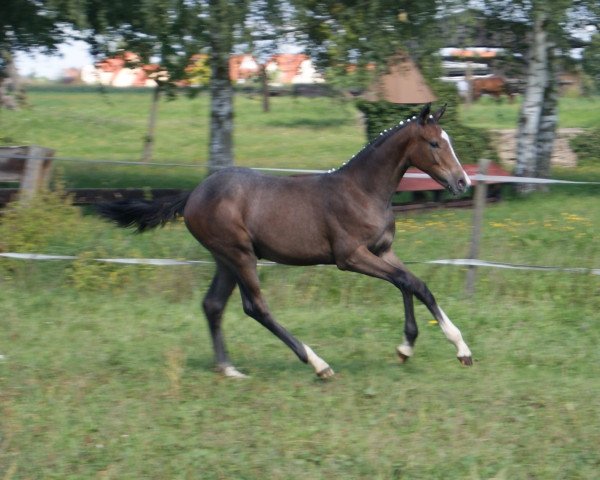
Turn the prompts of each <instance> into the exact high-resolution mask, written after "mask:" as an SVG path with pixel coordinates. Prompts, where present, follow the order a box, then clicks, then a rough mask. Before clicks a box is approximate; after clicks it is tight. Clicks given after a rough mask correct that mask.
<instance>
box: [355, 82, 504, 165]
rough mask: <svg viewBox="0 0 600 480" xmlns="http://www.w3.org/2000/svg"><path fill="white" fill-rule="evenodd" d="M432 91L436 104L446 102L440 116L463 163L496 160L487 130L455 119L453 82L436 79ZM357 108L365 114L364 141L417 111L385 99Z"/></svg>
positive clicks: (496, 156) (363, 102)
mask: <svg viewBox="0 0 600 480" xmlns="http://www.w3.org/2000/svg"><path fill="white" fill-rule="evenodd" d="M435 92H436V94H437V97H438V101H437V102H436V105H440V106H441V105H444V104H446V112H445V113H444V117H443V119H442V123H443V124H444V129H445V130H447V131H448V134H449V135H450V136H451V137H452V143H453V144H454V149H455V150H456V152H457V154H458V156H459V158H460V160H461V161H462V162H463V163H477V162H478V160H479V159H480V158H490V159H492V160H494V161H498V154H497V152H496V150H495V149H494V147H493V144H492V139H491V136H490V134H489V132H487V131H486V130H482V129H479V128H472V127H467V126H466V125H463V124H461V123H460V121H459V119H458V106H459V102H460V98H459V96H458V92H457V91H456V88H455V87H454V85H451V84H448V83H443V82H436V84H435ZM356 107H357V108H358V109H359V110H360V111H361V112H362V113H363V115H364V116H365V123H366V130H367V141H371V140H373V139H374V138H375V137H377V135H379V134H380V133H381V132H383V131H384V130H386V129H388V128H390V127H393V126H395V125H397V124H398V122H400V121H401V120H404V119H406V118H409V117H412V116H413V115H416V114H417V113H418V110H419V107H418V106H415V105H398V104H394V103H390V102H386V101H378V102H369V101H366V100H359V101H357V103H356Z"/></svg>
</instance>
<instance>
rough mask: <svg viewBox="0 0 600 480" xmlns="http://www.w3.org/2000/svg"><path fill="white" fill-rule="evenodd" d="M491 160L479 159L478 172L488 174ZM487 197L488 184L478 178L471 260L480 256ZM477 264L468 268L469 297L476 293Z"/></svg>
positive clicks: (467, 289)
mask: <svg viewBox="0 0 600 480" xmlns="http://www.w3.org/2000/svg"><path fill="white" fill-rule="evenodd" d="M489 165H490V161H489V160H488V159H487V158H481V159H480V160H479V168H478V173H479V174H480V175H485V174H487V171H488V167H489ZM486 197H487V184H486V183H485V182H484V181H482V180H478V181H477V184H476V185H475V196H474V201H475V204H474V208H473V229H472V231H471V245H470V247H469V256H468V258H469V259H470V260H475V259H477V258H478V257H479V246H480V242H481V225H482V223H483V210H484V208H485V202H486ZM476 268H477V267H475V266H469V267H468V270H467V283H466V286H465V293H466V295H467V297H471V296H473V293H475V271H476Z"/></svg>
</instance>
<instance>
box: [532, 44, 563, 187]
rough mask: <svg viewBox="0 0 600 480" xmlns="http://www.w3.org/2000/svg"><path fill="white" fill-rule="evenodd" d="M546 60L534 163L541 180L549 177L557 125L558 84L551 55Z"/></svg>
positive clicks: (537, 175)
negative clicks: (546, 71) (545, 82)
mask: <svg viewBox="0 0 600 480" xmlns="http://www.w3.org/2000/svg"><path fill="white" fill-rule="evenodd" d="M550 52H551V49H550ZM548 60H549V61H548V82H547V84H546V88H545V89H544V99H543V102H542V111H541V114H540V126H539V129H538V137H537V156H536V161H535V174H536V177H542V178H548V177H549V176H550V160H551V159H552V151H553V150H554V139H555V137H556V124H557V123H558V89H557V84H558V82H557V78H556V74H555V71H554V68H553V55H552V54H551V53H549V55H548ZM545 188H547V187H545Z"/></svg>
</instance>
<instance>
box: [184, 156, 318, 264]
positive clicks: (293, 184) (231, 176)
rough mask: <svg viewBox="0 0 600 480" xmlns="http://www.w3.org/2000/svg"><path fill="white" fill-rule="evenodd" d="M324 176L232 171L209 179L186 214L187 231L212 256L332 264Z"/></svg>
mask: <svg viewBox="0 0 600 480" xmlns="http://www.w3.org/2000/svg"><path fill="white" fill-rule="evenodd" d="M324 198H325V196H324V195H323V177H322V176H319V175H307V176H296V177H277V176H272V175H264V174H261V173H258V172H256V171H253V170H250V169H246V168H239V167H232V168H227V169H223V170H220V171H218V172H216V173H214V174H213V175H211V176H209V177H208V178H207V179H206V180H205V181H204V182H203V183H201V184H200V185H199V186H198V187H197V188H196V189H195V190H194V192H192V194H191V196H190V199H189V200H188V203H187V205H186V208H185V211H184V218H185V221H186V224H187V226H188V229H189V230H190V232H191V233H192V234H193V235H194V236H195V237H196V238H197V239H198V240H199V241H200V242H201V243H202V244H203V245H205V246H206V247H207V248H209V249H210V250H212V251H213V252H215V251H216V252H217V253H218V252H219V251H221V250H223V251H225V250H231V249H232V248H237V249H240V248H250V247H251V248H252V250H253V251H254V253H256V255H257V256H259V257H263V258H269V259H271V260H274V261H279V262H283V263H302V264H304V263H306V264H311V263H318V262H327V261H329V260H330V248H329V247H330V246H329V244H328V242H327V238H326V237H327V234H326V228H327V227H326V225H325V219H324V211H325V209H324V205H323V202H324Z"/></svg>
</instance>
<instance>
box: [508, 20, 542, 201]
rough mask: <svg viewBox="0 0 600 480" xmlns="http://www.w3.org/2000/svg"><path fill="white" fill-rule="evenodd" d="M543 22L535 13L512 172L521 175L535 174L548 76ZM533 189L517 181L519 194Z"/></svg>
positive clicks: (533, 175) (530, 185) (530, 175)
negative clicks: (513, 170) (515, 160)
mask: <svg viewBox="0 0 600 480" xmlns="http://www.w3.org/2000/svg"><path fill="white" fill-rule="evenodd" d="M546 21H547V17H546V15H545V14H543V13H540V14H538V15H537V17H536V19H535V23H534V30H533V39H532V40H533V42H532V45H531V50H530V58H529V66H528V71H527V87H526V89H525V95H524V97H523V104H522V105H521V111H520V113H519V124H518V132H517V152H516V156H517V162H516V165H515V175H517V176H521V177H535V176H537V171H536V170H537V160H538V145H539V142H538V133H539V131H540V122H541V118H542V108H543V105H544V95H545V92H546V90H547V87H548V79H549V74H548V64H549V62H548V50H549V46H548V35H547V32H546V29H545V26H546ZM533 189H534V185H532V184H520V187H519V191H520V192H521V193H528V192H530V191H532V190H533Z"/></svg>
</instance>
